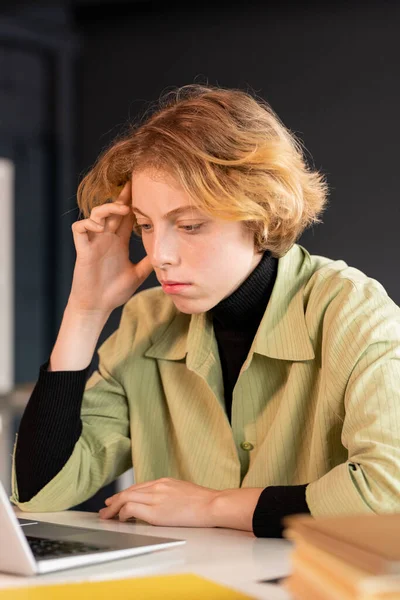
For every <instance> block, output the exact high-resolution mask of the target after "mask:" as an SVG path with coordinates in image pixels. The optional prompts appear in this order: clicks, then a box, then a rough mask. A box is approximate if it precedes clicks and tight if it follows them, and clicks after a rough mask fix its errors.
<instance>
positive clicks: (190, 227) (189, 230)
mask: <svg viewBox="0 0 400 600" xmlns="http://www.w3.org/2000/svg"><path fill="white" fill-rule="evenodd" d="M202 225H203V223H196V224H193V225H180V229H183V230H184V231H186V232H187V233H194V232H195V231H198V230H199V229H200V227H201V226H202Z"/></svg>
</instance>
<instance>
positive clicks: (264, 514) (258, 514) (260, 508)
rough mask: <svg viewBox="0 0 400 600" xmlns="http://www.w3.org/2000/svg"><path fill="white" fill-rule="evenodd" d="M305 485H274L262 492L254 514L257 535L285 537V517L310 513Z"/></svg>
mask: <svg viewBox="0 0 400 600" xmlns="http://www.w3.org/2000/svg"><path fill="white" fill-rule="evenodd" d="M306 488H307V484H304V485H274V486H269V487H267V488H265V489H264V490H263V491H262V492H261V496H260V498H259V499H258V503H257V506H256V508H255V511H254V514H253V533H254V535H255V536H257V537H268V538H281V537H283V530H284V526H283V524H282V519H283V517H286V516H288V515H293V514H300V513H306V514H309V513H310V509H309V508H308V504H307V502H306Z"/></svg>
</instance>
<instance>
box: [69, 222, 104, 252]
mask: <svg viewBox="0 0 400 600" xmlns="http://www.w3.org/2000/svg"><path fill="white" fill-rule="evenodd" d="M103 231H104V227H103V226H102V225H100V224H99V223H96V222H95V221H92V219H84V220H83V221H76V222H75V223H73V225H72V235H73V238H74V244H75V248H76V250H77V251H78V250H80V249H85V248H87V247H88V246H89V244H90V238H89V232H92V233H102V232H103Z"/></svg>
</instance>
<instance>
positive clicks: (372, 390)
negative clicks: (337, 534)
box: [306, 280, 400, 517]
mask: <svg viewBox="0 0 400 600" xmlns="http://www.w3.org/2000/svg"><path fill="white" fill-rule="evenodd" d="M325 321H326V331H325V333H324V338H325V339H323V351H324V352H325V363H326V365H327V366H326V367H325V368H330V369H331V371H332V377H335V378H336V380H339V379H340V378H343V381H345V393H344V398H343V403H344V417H343V425H342V434H341V441H342V444H343V446H344V447H345V448H346V449H347V454H348V458H347V460H346V462H343V463H342V464H339V465H336V466H335V467H334V468H332V469H331V470H330V471H328V472H327V473H326V474H324V475H323V476H322V477H320V478H319V479H317V480H316V481H312V482H310V484H309V485H308V486H307V490H306V501H307V504H308V506H309V508H310V511H311V514H312V515H313V516H316V517H318V516H336V515H341V514H356V513H361V514H362V513H390V512H398V511H399V510H400V479H399V473H400V310H399V307H397V306H396V305H395V303H394V302H393V301H392V300H391V299H390V298H389V297H388V295H387V294H386V292H385V290H384V289H383V287H382V286H380V284H379V283H378V282H376V281H375V280H369V281H368V282H367V283H365V284H362V285H361V284H360V285H359V286H355V287H354V289H353V291H352V293H350V294H349V295H348V296H347V298H346V301H345V302H343V301H342V302H340V303H339V302H336V303H335V302H333V303H332V304H331V306H330V307H329V309H328V311H327V312H326V314H325ZM328 391H329V390H327V393H328ZM334 409H335V407H334V406H332V410H334Z"/></svg>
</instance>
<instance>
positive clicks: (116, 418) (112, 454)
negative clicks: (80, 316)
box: [10, 312, 132, 512]
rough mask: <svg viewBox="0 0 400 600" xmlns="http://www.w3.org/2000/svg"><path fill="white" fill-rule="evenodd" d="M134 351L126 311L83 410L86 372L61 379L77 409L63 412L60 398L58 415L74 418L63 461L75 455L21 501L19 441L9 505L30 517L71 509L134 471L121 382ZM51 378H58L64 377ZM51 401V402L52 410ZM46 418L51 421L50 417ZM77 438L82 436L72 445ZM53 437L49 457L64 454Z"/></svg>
mask: <svg viewBox="0 0 400 600" xmlns="http://www.w3.org/2000/svg"><path fill="white" fill-rule="evenodd" d="M128 325H129V324H128ZM131 346H132V327H129V326H128V327H124V312H123V314H122V317H121V323H120V327H119V328H118V329H117V331H115V332H114V333H113V334H112V335H111V336H110V337H109V338H107V340H106V341H105V342H104V343H103V344H102V346H101V347H100V348H99V351H98V354H99V365H98V368H97V370H96V371H95V372H94V373H93V374H92V375H91V376H90V377H89V379H88V381H87V382H86V385H85V386H84V392H83V397H82V402H81V406H79V402H78V401H77V398H78V395H79V393H78V392H80V389H81V387H82V384H83V378H84V375H83V373H80V374H75V376H74V377H72V376H71V375H70V374H65V375H64V376H60V377H64V379H63V380H61V381H60V385H61V387H62V398H63V400H64V403H70V404H71V405H73V406H69V407H64V406H62V407H61V408H60V406H59V404H60V398H58V399H57V400H55V402H57V412H58V411H61V413H62V415H63V416H64V417H65V418H68V417H71V418H72V425H71V424H69V425H68V426H67V427H68V429H69V430H70V434H71V437H68V440H69V442H68V443H69V447H68V449H65V450H64V454H63V459H65V458H66V454H67V452H71V448H72V452H71V454H70V456H69V458H68V459H67V460H66V462H65V464H64V465H63V466H62V467H61V469H60V470H59V471H57V472H56V473H55V474H54V476H53V477H52V479H50V481H48V482H47V483H46V484H45V485H44V487H42V488H41V489H40V490H39V491H37V493H36V494H35V495H34V496H32V497H31V498H30V499H29V500H27V499H26V497H25V496H22V497H20V492H19V488H18V484H19V478H17V476H16V475H17V460H18V455H17V448H18V436H17V441H16V444H15V446H14V453H13V463H12V482H11V483H12V495H11V498H10V500H11V502H13V503H14V504H16V505H17V506H18V508H20V509H21V510H23V511H29V512H47V511H61V510H66V509H68V508H71V507H72V506H76V505H77V504H80V503H81V502H84V501H85V500H87V499H88V498H91V497H92V496H93V495H94V494H95V493H96V492H97V491H98V490H99V489H100V488H102V487H104V486H105V485H107V484H108V483H110V482H112V481H114V480H115V479H116V478H117V477H119V476H120V475H121V474H122V473H124V472H125V471H127V470H128V469H130V468H131V467H132V452H131V439H130V420H129V407H128V401H127V396H126V392H125V388H124V385H123V383H122V382H123V373H124V372H126V370H127V367H126V361H127V360H128V357H129V355H130V350H131ZM47 375H49V377H51V378H54V379H55V378H56V377H57V378H58V375H59V373H57V372H54V373H48V374H47ZM47 375H46V377H45V378H46V379H47ZM78 379H79V381H78ZM68 389H69V391H70V392H71V391H73V394H74V399H72V398H71V396H70V394H69V393H68ZM49 398H50V396H49ZM50 400H51V398H50ZM50 400H49V401H48V402H46V406H47V407H48V410H50V409H49V404H51V402H50ZM44 408H45V407H43V410H44ZM79 409H80V410H79ZM79 413H80V414H79ZM45 419H46V420H48V416H46V417H45ZM57 419H59V417H57ZM79 420H80V422H81V425H80V426H79V424H78V422H79ZM25 425H26V428H28V426H30V425H29V423H28V419H26V423H25ZM25 425H24V427H25ZM72 433H73V435H72ZM78 433H80V435H79V437H78V439H77V440H76V441H75V443H73V440H74V439H76V437H77V436H78ZM51 436H52V440H51V448H50V452H53V451H54V452H56V453H57V454H60V453H59V450H58V449H57V444H58V439H57V436H56V435H55V434H54V433H52V434H51ZM61 454H62V453H61ZM19 462H20V461H19ZM38 468H40V465H39V466H38ZM18 469H19V467H18ZM54 470H55V469H54ZM24 491H25V490H24ZM35 491H36V490H35Z"/></svg>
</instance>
